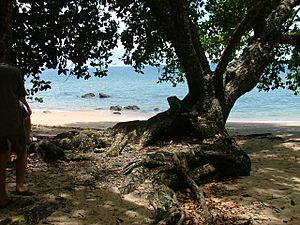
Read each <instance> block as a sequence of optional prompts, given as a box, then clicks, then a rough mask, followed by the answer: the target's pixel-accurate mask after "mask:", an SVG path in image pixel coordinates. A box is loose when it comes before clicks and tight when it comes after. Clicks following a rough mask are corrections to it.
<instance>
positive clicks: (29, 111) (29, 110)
mask: <svg viewBox="0 0 300 225" xmlns="http://www.w3.org/2000/svg"><path fill="white" fill-rule="evenodd" d="M27 111H28V115H29V116H31V114H32V110H31V108H30V107H27Z"/></svg>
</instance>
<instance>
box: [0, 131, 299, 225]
mask: <svg viewBox="0 0 300 225" xmlns="http://www.w3.org/2000/svg"><path fill="white" fill-rule="evenodd" d="M71 129H78V128H60V127H44V126H43V127H35V128H34V135H35V136H36V137H37V138H38V139H40V138H42V137H44V136H54V135H55V134H58V133H62V132H65V131H69V130H71ZM233 133H234V132H233ZM243 134H245V133H243ZM278 134H281V135H282V133H276V135H278ZM237 141H238V143H239V144H240V145H241V146H242V147H243V148H244V149H245V150H246V151H247V152H248V153H249V155H250V157H251V160H252V164H253V165H252V172H251V176H249V177H243V178H240V179H234V180H227V181H223V182H213V183H210V184H207V185H205V187H204V191H205V196H206V200H207V203H208V206H209V208H210V210H211V211H212V214H213V215H214V217H215V219H216V221H217V222H218V224H228V225H229V224H264V225H280V224H289V225H291V224H294V225H297V224H300V216H299V215H298V214H299V212H300V136H299V135H298V134H297V133H296V132H292V133H290V134H288V133H285V134H284V135H282V136H281V137H279V136H273V135H271V134H263V135H259V134H256V135H248V136H247V135H246V136H245V135H244V136H237ZM183 147H190V146H184V144H182V145H178V144H177V145H171V146H168V147H166V148H168V149H170V148H183ZM153 150H154V149H151V148H149V149H145V151H153ZM140 154H143V153H142V152H141V153H136V152H129V153H128V152H127V153H123V154H122V155H121V156H119V157H108V156H107V155H106V149H94V150H91V151H89V152H80V151H78V152H72V153H71V152H70V153H69V155H68V157H67V159H68V160H65V161H58V162H55V163H51V164H47V163H45V162H43V161H42V160H40V159H39V158H36V157H35V155H31V156H30V160H29V168H28V174H27V183H28V186H29V187H30V188H31V190H33V191H34V192H35V193H36V195H35V196H34V197H17V196H15V195H13V194H11V195H12V197H13V198H14V199H15V204H14V205H11V206H9V207H8V208H6V209H1V210H0V221H1V222H0V224H27V225H30V224H52V225H110V224H111V225H116V224H119V225H131V224H140V225H142V224H145V225H146V224H150V223H151V222H152V217H153V213H154V212H153V209H152V207H151V206H150V204H149V202H148V201H147V200H146V199H144V198H143V195H142V193H143V190H137V191H136V192H134V193H132V194H130V195H125V196H123V195H121V194H120V192H119V191H118V187H120V185H121V183H122V181H123V179H124V178H125V177H124V175H123V173H122V168H123V166H124V165H126V164H127V163H128V162H130V161H132V160H133V159H136V158H138V157H139V155H140ZM7 170H8V172H7V174H8V177H7V180H8V189H9V191H10V193H12V192H13V190H14V185H15V184H14V177H15V176H14V174H15V173H14V166H13V164H12V165H10V166H9V168H8V169H7ZM189 195H190V193H189V192H188V191H186V192H181V193H178V196H179V199H180V201H181V202H182V204H183V207H184V208H185V210H186V213H187V217H188V220H187V222H186V224H201V223H202V215H201V210H200V209H199V207H198V206H197V204H196V203H195V202H194V201H192V200H191V198H190V196H189ZM11 219H12V220H15V222H14V223H12V222H9V221H11ZM24 221H25V222H24Z"/></svg>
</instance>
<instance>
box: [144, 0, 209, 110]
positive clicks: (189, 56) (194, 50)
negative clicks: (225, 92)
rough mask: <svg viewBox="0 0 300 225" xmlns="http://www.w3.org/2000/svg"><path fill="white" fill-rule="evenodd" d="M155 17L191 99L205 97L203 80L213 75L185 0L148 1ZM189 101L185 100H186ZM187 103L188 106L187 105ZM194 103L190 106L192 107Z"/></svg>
mask: <svg viewBox="0 0 300 225" xmlns="http://www.w3.org/2000/svg"><path fill="white" fill-rule="evenodd" d="M146 4H147V6H148V7H149V8H150V10H151V13H152V15H153V16H154V17H155V18H156V19H157V21H158V23H159V25H160V27H161V29H162V30H163V31H164V32H165V34H166V35H167V38H168V39H169V40H170V42H171V43H172V45H173V47H174V49H175V51H176V54H177V56H178V58H179V60H180V62H181V66H182V68H183V69H184V71H185V74H186V77H187V84H188V87H189V96H191V97H189V99H193V97H192V96H202V95H203V87H202V86H203V83H204V82H203V77H204V74H206V73H207V72H210V68H209V64H208V61H207V58H206V56H205V53H204V51H203V49H202V46H201V42H200V40H199V37H198V36H197V34H196V28H195V27H193V24H192V22H191V20H190V18H189V15H188V5H186V1H184V0H168V1H167V0H166V1H160V0H146ZM185 100H186V99H185ZM187 102H188V100H187V101H185V103H187ZM193 104H194V103H192V102H190V105H193Z"/></svg>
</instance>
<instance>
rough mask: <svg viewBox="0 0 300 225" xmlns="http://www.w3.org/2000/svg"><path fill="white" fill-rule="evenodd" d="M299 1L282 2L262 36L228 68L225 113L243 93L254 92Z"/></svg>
mask: <svg viewBox="0 0 300 225" xmlns="http://www.w3.org/2000/svg"><path fill="white" fill-rule="evenodd" d="M299 2H300V0H282V1H281V2H280V3H278V5H277V7H276V8H275V9H274V10H273V11H272V12H271V13H270V14H269V15H268V16H267V17H266V22H265V26H264V27H263V29H262V32H261V33H260V35H259V36H258V37H257V38H256V39H255V40H253V42H251V43H250V44H249V45H248V47H246V48H245V49H244V51H243V53H242V54H241V56H240V57H239V59H238V60H236V61H235V62H233V63H231V64H230V65H229V66H228V67H227V71H226V72H225V74H224V78H225V85H226V86H225V93H226V107H227V108H226V109H224V111H225V116H226V112H227V113H228V114H229V112H230V109H231V108H232V106H233V104H234V103H235V101H236V99H238V98H239V97H240V96H241V95H243V94H244V93H246V92H248V91H251V90H252V89H253V88H254V87H255V86H256V84H257V82H258V80H259V77H260V76H261V74H262V73H263V71H264V69H265V68H266V66H267V65H268V64H269V63H270V61H271V60H272V59H273V57H274V51H273V50H274V48H275V47H276V46H277V45H278V43H279V37H280V33H281V29H282V25H283V24H284V22H286V20H287V18H288V17H289V16H290V13H291V12H292V9H293V7H294V6H295V5H297V4H299Z"/></svg>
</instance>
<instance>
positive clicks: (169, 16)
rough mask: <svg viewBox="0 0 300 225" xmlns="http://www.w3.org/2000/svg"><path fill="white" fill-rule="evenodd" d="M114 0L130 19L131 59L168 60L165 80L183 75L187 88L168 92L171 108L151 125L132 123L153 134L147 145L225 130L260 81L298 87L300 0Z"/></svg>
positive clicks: (138, 64) (137, 62)
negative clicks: (240, 100) (236, 105)
mask: <svg viewBox="0 0 300 225" xmlns="http://www.w3.org/2000/svg"><path fill="white" fill-rule="evenodd" d="M115 6H116V7H117V10H119V14H118V15H119V16H120V18H122V19H123V21H124V23H125V24H127V29H126V30H125V31H124V32H123V33H122V34H121V40H122V41H123V43H124V46H125V48H126V53H125V55H124V58H123V59H124V60H125V62H127V63H130V64H133V65H134V66H135V68H136V69H137V70H140V69H142V68H143V66H144V65H145V64H150V65H157V64H158V63H159V62H161V61H162V60H165V61H164V62H165V63H166V66H165V73H164V74H163V76H162V80H171V81H174V79H179V80H180V79H181V77H182V75H183V74H184V76H185V78H186V82H187V85H188V88H189V91H188V93H187V95H186V96H185V98H184V99H182V100H179V99H177V98H170V99H169V103H170V110H168V111H167V112H164V113H162V114H159V115H157V116H156V117H155V118H151V119H150V120H149V121H148V122H147V123H144V125H143V126H144V127H145V129H141V128H140V127H139V128H138V129H132V130H133V132H132V133H138V134H139V135H140V136H141V134H142V135H143V136H147V138H144V139H142V141H143V143H142V144H145V145H147V144H150V143H152V142H155V141H157V140H158V139H161V138H166V137H168V136H169V137H174V136H195V137H198V138H202V139H203V138H207V137H212V136H214V135H218V134H223V133H224V127H225V123H226V120H227V118H228V115H229V113H230V111H231V109H232V107H233V105H234V103H235V102H236V100H237V99H238V98H239V97H240V96H242V95H243V94H245V93H247V92H249V91H251V90H252V89H253V88H254V87H255V86H256V85H257V84H258V83H259V87H260V88H262V89H264V90H269V89H270V88H278V87H283V86H286V87H287V88H289V89H291V90H293V91H295V92H297V90H298V88H299V81H300V80H299V78H300V76H299V43H300V42H299V36H300V34H299V28H298V25H299V24H298V23H299V13H298V11H299V1H296V0H293V1H290V0H286V1H284V0H283V1H279V0H273V1H264V0H261V1H251V0H248V1H239V0H238V1H231V0H211V1H189V0H188V1H183V0H178V1H177V0H176V1H158V0H157V1H156V0H151V1H150V0H149V1H146V0H145V1H129V0H128V1H117V3H116V5H115ZM211 62H213V63H215V64H216V68H215V69H214V70H212V69H211V68H210V65H209V63H211ZM287 69H289V70H288V72H287ZM170 72H171V73H172V72H173V74H174V73H175V74H177V77H175V78H174V76H170V75H169V74H170ZM280 72H286V73H287V80H286V81H284V80H283V79H282V77H281V76H279V73H280ZM170 115H171V116H170ZM158 121H160V123H159V125H157V124H158ZM116 128H119V129H118V131H120V130H122V129H123V128H122V126H121V125H118V126H117V127H116ZM123 130H125V128H124V129H123ZM126 132H128V130H126ZM131 136H132V135H131Z"/></svg>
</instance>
